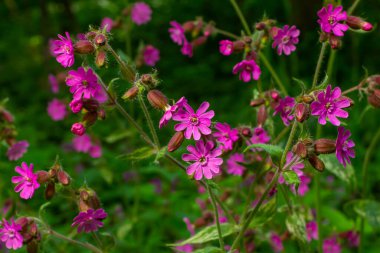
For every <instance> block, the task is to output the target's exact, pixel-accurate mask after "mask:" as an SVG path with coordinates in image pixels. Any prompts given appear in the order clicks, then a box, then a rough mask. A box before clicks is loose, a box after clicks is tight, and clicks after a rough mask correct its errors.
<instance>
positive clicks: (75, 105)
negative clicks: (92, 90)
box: [69, 99, 83, 113]
mask: <svg viewBox="0 0 380 253" xmlns="http://www.w3.org/2000/svg"><path fill="white" fill-rule="evenodd" d="M69 106H70V109H71V111H72V112H73V113H78V112H80V111H81V110H82V108H83V101H82V100H75V99H74V100H73V101H71V102H70V104H69Z"/></svg>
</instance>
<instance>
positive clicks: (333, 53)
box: [327, 49, 337, 81]
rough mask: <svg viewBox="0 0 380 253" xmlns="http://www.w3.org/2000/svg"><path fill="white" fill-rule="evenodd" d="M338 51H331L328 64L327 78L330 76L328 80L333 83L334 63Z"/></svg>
mask: <svg viewBox="0 0 380 253" xmlns="http://www.w3.org/2000/svg"><path fill="white" fill-rule="evenodd" d="M336 52H337V51H336V50H332V49H331V52H330V55H329V60H328V62H327V76H328V80H329V81H331V76H332V72H333V69H334V62H335V58H336Z"/></svg>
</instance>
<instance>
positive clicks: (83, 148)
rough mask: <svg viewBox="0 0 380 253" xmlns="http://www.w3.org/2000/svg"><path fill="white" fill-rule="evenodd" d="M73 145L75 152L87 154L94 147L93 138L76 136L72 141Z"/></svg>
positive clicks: (86, 135)
mask: <svg viewBox="0 0 380 253" xmlns="http://www.w3.org/2000/svg"><path fill="white" fill-rule="evenodd" d="M72 144H73V148H74V150H75V151H77V152H83V153H87V152H89V150H90V148H91V147H92V143H91V137H90V136H89V135H88V134H83V135H82V136H75V137H74V138H73V140H72Z"/></svg>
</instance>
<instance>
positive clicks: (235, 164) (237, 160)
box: [227, 153, 245, 176]
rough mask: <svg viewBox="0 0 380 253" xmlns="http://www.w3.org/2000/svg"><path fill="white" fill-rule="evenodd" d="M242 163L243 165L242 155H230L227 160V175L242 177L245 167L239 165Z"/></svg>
mask: <svg viewBox="0 0 380 253" xmlns="http://www.w3.org/2000/svg"><path fill="white" fill-rule="evenodd" d="M242 163H245V159H244V155H243V154H239V153H235V154H232V155H231V156H230V158H228V160H227V173H228V174H231V175H237V176H242V175H243V173H244V171H245V167H244V166H243V165H241V164H242Z"/></svg>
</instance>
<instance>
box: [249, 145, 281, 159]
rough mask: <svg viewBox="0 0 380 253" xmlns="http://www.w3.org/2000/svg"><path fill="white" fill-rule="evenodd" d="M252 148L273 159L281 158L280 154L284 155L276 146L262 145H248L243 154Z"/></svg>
mask: <svg viewBox="0 0 380 253" xmlns="http://www.w3.org/2000/svg"><path fill="white" fill-rule="evenodd" d="M253 148H259V149H263V150H264V151H265V152H267V153H268V154H270V155H271V156H274V157H281V155H282V153H284V150H283V149H282V148H280V147H278V146H274V145H270V144H263V143H257V144H252V145H249V146H248V147H246V148H245V149H244V153H245V152H247V151H248V150H250V149H253Z"/></svg>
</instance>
